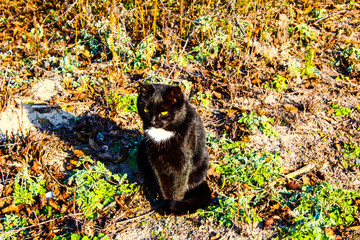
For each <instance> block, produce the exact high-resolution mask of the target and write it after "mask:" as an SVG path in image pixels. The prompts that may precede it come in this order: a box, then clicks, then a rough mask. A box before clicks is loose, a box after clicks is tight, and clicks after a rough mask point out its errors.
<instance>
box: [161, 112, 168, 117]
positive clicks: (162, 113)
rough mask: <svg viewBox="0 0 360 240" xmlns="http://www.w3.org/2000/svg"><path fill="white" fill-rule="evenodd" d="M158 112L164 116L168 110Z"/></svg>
mask: <svg viewBox="0 0 360 240" xmlns="http://www.w3.org/2000/svg"><path fill="white" fill-rule="evenodd" d="M160 114H161V115H163V116H165V115H166V114H168V111H164V112H161V113H160Z"/></svg>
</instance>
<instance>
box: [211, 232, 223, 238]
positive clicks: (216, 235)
mask: <svg viewBox="0 0 360 240" xmlns="http://www.w3.org/2000/svg"><path fill="white" fill-rule="evenodd" d="M220 238H221V234H220V232H217V233H215V232H212V233H211V236H210V240H217V239H220Z"/></svg>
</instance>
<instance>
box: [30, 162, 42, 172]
mask: <svg viewBox="0 0 360 240" xmlns="http://www.w3.org/2000/svg"><path fill="white" fill-rule="evenodd" d="M31 170H33V171H34V172H35V173H36V174H40V173H41V169H40V167H39V163H38V161H34V162H33V165H32V167H31Z"/></svg>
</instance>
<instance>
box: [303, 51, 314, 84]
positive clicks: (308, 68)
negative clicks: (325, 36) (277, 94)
mask: <svg viewBox="0 0 360 240" xmlns="http://www.w3.org/2000/svg"><path fill="white" fill-rule="evenodd" d="M314 56H315V55H314V49H313V48H312V47H307V48H306V51H305V66H304V69H303V71H302V72H301V75H303V76H304V75H305V76H307V77H312V76H313V75H314V72H315V64H314Z"/></svg>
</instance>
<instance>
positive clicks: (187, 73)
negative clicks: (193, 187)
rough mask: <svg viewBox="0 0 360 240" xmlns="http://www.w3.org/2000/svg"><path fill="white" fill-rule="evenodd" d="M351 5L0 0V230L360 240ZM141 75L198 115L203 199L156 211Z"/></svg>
mask: <svg viewBox="0 0 360 240" xmlns="http://www.w3.org/2000/svg"><path fill="white" fill-rule="evenodd" d="M359 19H360V4H359V3H358V2H356V1H352V0H351V1H319V0H317V1H286V0H274V1H242V0H233V1H220V0H219V1H202V0H199V1H191V0H178V1H162V0H153V1H144V0H128V1H117V0H111V1H110V0H94V1H85V0H76V1H55V0H47V1H38V0H32V1H25V0H11V1H10V0H3V1H2V2H1V3H0V39H1V41H0V118H1V119H0V122H1V126H0V130H1V134H2V135H1V138H0V141H1V142H0V239H27V238H29V239H74V240H75V239H76V240H77V239H84V240H85V239H94V240H95V239H188V238H192V239H255V238H256V239H270V238H274V239H358V238H359V237H360V215H359V212H360V210H359V207H360V191H359V188H360V173H359V170H360V100H359V99H360V82H359V81H360V20H359ZM140 80H141V81H145V82H156V83H165V84H173V85H179V86H180V87H181V88H182V89H183V90H184V92H185V93H186V94H187V96H188V97H189V99H190V101H191V103H192V104H193V105H194V106H195V107H196V109H197V112H198V113H199V114H200V116H201V117H202V119H203V121H204V124H205V127H206V130H207V132H208V136H207V146H208V150H209V153H210V162H211V164H210V165H211V167H210V169H209V172H208V176H207V181H208V182H209V185H210V187H211V190H212V202H211V204H210V205H209V206H208V207H207V208H206V209H201V210H199V211H198V212H197V213H195V214H191V215H186V216H162V215H159V214H158V213H154V212H153V211H151V204H152V203H153V202H154V201H153V199H147V198H146V196H147V195H146V192H144V189H143V188H142V179H141V177H140V176H139V174H138V172H137V170H136V160H135V159H136V146H137V143H138V142H139V140H140V139H141V131H142V124H141V121H140V118H139V117H138V116H137V109H136V98H137V91H136V86H137V82H138V81H140ZM49 83H53V85H51V84H50V85H51V86H53V87H52V88H46V89H45V90H44V91H43V92H40V90H39V89H41V88H44V87H46V86H48V84H49ZM50 85H49V86H50ZM49 89H50V90H49ZM25 108H26V109H30V110H29V111H28V112H26V114H28V116H26V114H22V115H18V116H17V117H13V118H12V121H11V122H9V123H7V124H5V123H4V122H2V119H5V118H6V117H7V116H12V115H11V114H13V112H15V111H18V110H19V111H20V110H21V111H23V110H24V109H25ZM33 116H37V117H36V118H34V117H33ZM65 116H66V119H67V120H66V124H60V125H57V124H56V123H55V122H54V119H56V118H64V119H65ZM26 117H29V119H30V120H31V122H32V123H34V126H36V127H33V128H30V129H25V126H23V125H22V124H20V120H22V119H23V118H26ZM5 125H16V126H18V127H17V132H14V133H10V132H5V130H4V129H5V128H6V127H8V126H5Z"/></svg>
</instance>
